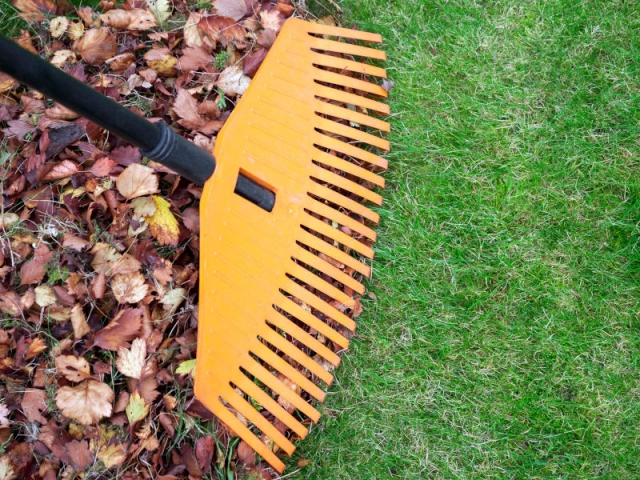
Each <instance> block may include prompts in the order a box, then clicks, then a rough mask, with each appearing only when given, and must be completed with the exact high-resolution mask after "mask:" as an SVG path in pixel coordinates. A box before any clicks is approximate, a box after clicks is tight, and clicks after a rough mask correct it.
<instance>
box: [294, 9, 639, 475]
mask: <svg viewBox="0 0 640 480" xmlns="http://www.w3.org/2000/svg"><path fill="white" fill-rule="evenodd" d="M339 3H340V5H342V6H343V7H344V9H345V16H344V18H343V20H344V22H343V23H344V24H345V25H351V24H352V23H355V24H356V25H357V27H358V28H359V29H362V30H369V31H375V32H379V33H381V34H382V35H383V36H384V38H385V40H386V42H385V45H384V49H385V50H386V51H387V53H388V56H389V61H388V62H387V63H386V66H387V68H388V71H389V75H390V77H391V78H392V79H393V80H394V81H395V88H394V89H393V90H392V92H391V96H390V104H391V109H392V112H393V117H392V119H391V121H392V128H393V133H392V134H391V136H390V140H391V142H392V151H391V153H390V154H389V155H388V156H387V158H388V159H389V162H390V169H389V171H388V174H387V177H386V178H387V181H388V186H387V189H386V190H385V192H384V194H385V204H384V206H383V208H381V209H380V213H381V216H382V220H381V225H380V228H379V229H378V231H379V236H380V240H379V242H378V244H377V257H376V260H375V261H374V279H373V281H372V282H370V283H369V288H370V290H371V291H372V292H373V293H374V294H375V296H376V297H377V300H375V301H373V300H368V301H366V302H365V313H364V314H363V315H362V317H360V319H359V327H358V329H359V330H358V334H359V335H358V336H357V337H356V338H355V339H354V340H353V342H352V346H351V351H350V352H349V353H347V354H346V356H345V357H344V359H343V363H342V366H341V367H340V369H338V371H337V379H336V382H335V385H334V386H333V387H332V388H331V390H330V392H331V393H330V394H329V395H328V398H327V401H326V402H325V406H324V408H325V412H326V415H324V416H323V418H322V419H321V421H320V424H319V425H318V426H316V427H314V429H313V431H312V433H311V435H310V436H309V437H308V438H307V439H306V440H305V441H303V442H300V443H299V445H298V450H297V452H296V454H295V456H294V458H293V459H292V460H291V461H290V467H289V468H290V470H289V472H290V473H291V475H290V476H289V477H287V478H291V479H303V478H304V479H323V480H324V479H340V480H349V479H354V480H355V479H394V478H398V479H427V478H434V479H445V478H446V479H449V478H469V479H478V478H513V479H525V478H563V479H564V478H610V479H623V478H638V477H639V476H640V447H639V440H638V439H639V438H640V435H639V434H640V427H639V426H638V425H639V417H640V388H639V385H640V384H639V379H640V368H639V367H640V337H639V334H640V321H639V320H638V312H639V310H640V277H639V274H640V228H639V227H638V222H639V221H640V169H639V166H640V157H639V153H640V149H639V143H638V133H639V132H638V125H639V122H640V107H639V104H640V98H639V93H640V76H639V73H640V46H639V45H640V44H639V42H638V38H639V34H640V13H639V11H640V5H639V4H638V2H633V1H632V2H625V1H599V2H569V1H564V2H561V1H529V2H511V1H488V2H477V3H476V2H471V1H444V0H442V1H431V0H421V1H409V0H404V1H400V0H396V1H394V0H343V1H341V2H339ZM300 458H305V459H310V460H311V464H310V465H309V466H307V467H305V468H303V469H300V470H299V471H297V472H296V473H293V472H295V471H296V470H297V467H296V462H297V460H298V459H300Z"/></svg>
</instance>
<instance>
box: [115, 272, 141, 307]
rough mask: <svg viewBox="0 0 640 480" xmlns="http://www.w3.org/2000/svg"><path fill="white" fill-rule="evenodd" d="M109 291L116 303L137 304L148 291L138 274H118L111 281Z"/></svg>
mask: <svg viewBox="0 0 640 480" xmlns="http://www.w3.org/2000/svg"><path fill="white" fill-rule="evenodd" d="M111 290H112V291H113V295H114V297H116V300H117V301H118V303H120V304H123V303H137V302H139V301H140V300H142V299H143V298H144V297H145V295H146V294H147V292H148V290H149V286H148V285H147V284H146V283H145V281H144V275H142V273H140V272H135V273H126V274H118V275H115V276H114V277H113V279H112V280H111Z"/></svg>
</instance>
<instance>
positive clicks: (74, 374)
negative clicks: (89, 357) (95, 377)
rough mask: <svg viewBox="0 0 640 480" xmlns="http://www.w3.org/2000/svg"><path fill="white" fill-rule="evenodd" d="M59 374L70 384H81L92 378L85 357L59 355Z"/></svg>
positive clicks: (57, 364)
mask: <svg viewBox="0 0 640 480" xmlns="http://www.w3.org/2000/svg"><path fill="white" fill-rule="evenodd" d="M55 362H56V368H57V369H58V373H59V374H61V375H64V377H65V378H66V379H67V380H69V381H70V382H81V381H83V380H87V379H89V378H91V369H90V367H89V362H87V361H86V360H85V358H84V357H76V356H74V355H58V356H57V357H56V359H55Z"/></svg>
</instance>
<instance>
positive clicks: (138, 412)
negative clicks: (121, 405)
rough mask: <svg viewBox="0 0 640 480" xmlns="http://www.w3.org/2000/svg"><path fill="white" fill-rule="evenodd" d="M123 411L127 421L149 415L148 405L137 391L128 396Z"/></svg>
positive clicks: (133, 421)
mask: <svg viewBox="0 0 640 480" xmlns="http://www.w3.org/2000/svg"><path fill="white" fill-rule="evenodd" d="M124 411H125V412H126V414H127V418H128V419H129V423H136V422H139V421H140V420H142V419H143V418H144V417H146V416H147V415H149V407H148V406H147V404H146V403H144V398H142V397H141V396H140V394H139V393H138V392H137V391H135V392H133V394H132V395H131V396H130V397H129V405H128V406H127V408H125V410H124Z"/></svg>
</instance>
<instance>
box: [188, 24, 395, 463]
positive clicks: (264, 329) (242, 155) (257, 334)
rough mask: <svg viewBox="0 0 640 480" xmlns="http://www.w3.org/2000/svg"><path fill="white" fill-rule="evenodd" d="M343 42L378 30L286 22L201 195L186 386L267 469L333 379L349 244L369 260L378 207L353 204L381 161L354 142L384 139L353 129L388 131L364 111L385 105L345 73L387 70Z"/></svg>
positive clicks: (358, 268)
mask: <svg viewBox="0 0 640 480" xmlns="http://www.w3.org/2000/svg"><path fill="white" fill-rule="evenodd" d="M329 36H331V37H341V38H343V39H347V40H349V42H345V41H339V40H338V39H330V38H329ZM353 40H363V41H368V42H380V41H381V38H380V36H379V35H374V34H370V33H363V32H358V31H354V30H348V29H342V28H336V27H328V26H323V25H316V24H311V23H307V22H304V21H302V20H297V19H291V20H289V21H287V22H286V24H285V26H284V27H283V29H282V31H281V33H280V35H279V36H278V38H277V41H276V42H275V44H274V45H273V47H272V48H271V51H270V52H269V55H268V56H267V58H266V60H265V61H264V63H263V65H262V67H261V68H260V71H259V72H258V74H257V75H256V77H255V78H254V79H253V81H252V83H251V85H250V87H249V89H248V90H247V92H246V93H245V95H244V97H243V98H242V99H241V100H240V102H239V104H238V106H237V107H236V109H235V111H234V113H233V114H232V116H231V118H230V119H229V120H228V121H227V123H226V125H225V127H224V128H223V130H222V132H221V133H220V135H219V137H218V139H217V142H216V148H215V151H214V154H215V156H216V158H217V160H218V166H217V169H216V172H215V174H214V175H213V178H212V179H211V180H209V181H207V183H206V185H205V189H204V193H203V196H202V199H201V206H202V208H201V213H200V215H201V232H202V233H201V235H202V236H201V245H202V250H201V262H200V282H201V283H200V307H199V308H200V310H199V312H200V313H199V328H198V352H197V368H196V378H195V394H196V396H197V397H198V398H199V399H200V401H202V402H203V403H204V404H205V405H206V406H207V407H208V408H209V409H210V410H211V411H212V412H213V413H214V414H216V415H217V416H218V418H220V419H221V420H222V421H223V422H224V423H226V424H227V426H228V427H229V428H231V429H232V430H233V431H234V432H236V433H237V434H238V435H239V436H240V437H241V438H242V439H243V440H244V441H245V442H247V443H248V444H249V445H250V446H251V447H252V448H253V449H254V450H256V452H257V453H258V454H260V455H261V456H262V457H263V458H264V459H265V460H266V461H267V462H269V463H270V464H271V465H272V466H273V467H274V468H275V469H276V470H278V471H282V470H283V469H284V464H283V463H282V462H281V461H280V460H279V459H278V457H277V456H276V455H275V454H274V453H273V450H274V448H273V446H274V445H276V446H277V447H279V449H281V450H283V451H284V452H286V453H287V454H291V453H292V452H293V451H294V449H295V447H294V445H293V444H292V443H291V441H290V439H289V438H287V435H286V434H287V433H288V432H293V433H294V434H295V435H297V436H298V437H304V436H305V434H306V433H307V428H306V427H305V425H304V422H305V420H306V419H310V420H312V421H314V422H315V421H317V420H318V418H319V417H320V414H319V413H318V411H317V410H316V409H315V408H314V407H313V406H312V405H311V400H312V399H316V400H320V401H322V400H323V399H324V396H325V394H324V392H323V390H322V389H321V388H319V387H318V385H317V383H318V382H319V381H320V380H321V381H323V382H325V383H326V384H329V383H331V381H332V378H333V377H332V375H331V373H330V372H329V371H328V369H327V368H325V367H326V366H329V365H332V366H337V365H338V363H339V361H340V359H339V357H338V356H337V355H336V354H335V353H334V351H335V350H337V349H340V348H346V347H347V346H348V344H349V342H348V340H347V338H345V335H344V334H345V333H347V332H348V331H353V330H354V329H355V322H354V321H353V320H352V319H351V318H349V317H348V316H347V315H345V313H344V312H345V310H346V309H349V308H351V307H352V306H353V305H354V300H353V298H352V296H351V295H349V294H348V293H351V292H352V291H353V292H357V293H359V294H362V293H363V292H364V288H363V286H362V285H361V284H360V283H359V282H358V281H357V280H356V279H355V278H354V275H358V274H359V275H363V276H368V275H369V274H370V268H369V267H368V266H367V265H366V264H364V263H362V262H361V261H359V260H358V259H357V258H356V257H355V256H352V255H351V252H356V253H357V254H359V255H361V256H363V257H367V258H372V257H373V251H372V249H371V246H370V245H371V244H372V243H373V241H374V240H375V238H376V234H375V232H374V231H373V230H372V229H371V228H370V227H369V226H368V225H369V224H375V223H377V222H378V215H377V214H376V213H375V212H373V211H372V210H370V209H369V208H367V207H366V206H364V203H365V202H372V203H374V204H380V203H381V201H382V198H381V197H380V195H378V194H377V193H375V192H373V191H372V190H371V188H374V187H375V186H380V187H382V186H383V185H384V181H383V180H382V178H381V177H379V176H378V175H377V174H376V173H374V171H375V170H380V169H384V168H386V161H385V160H383V159H382V158H380V157H378V156H376V155H374V154H373V153H371V152H369V151H367V150H365V149H363V148H361V146H357V145H355V144H356V143H362V144H368V145H371V146H375V147H378V148H380V149H382V150H385V151H386V150H388V148H389V144H388V142H387V141H386V140H383V139H381V138H380V137H379V136H376V135H373V134H371V133H367V132H365V131H363V130H362V129H360V128H356V127H358V126H360V125H364V126H367V127H370V128H372V129H376V130H382V131H388V130H389V125H388V124H387V123H386V122H384V121H382V120H380V119H377V118H374V117H372V116H369V115H368V114H367V113H366V112H367V111H368V110H373V111H375V112H378V113H380V114H388V113H389V109H388V107H387V106H386V105H384V104H382V103H379V102H378V101H376V100H374V99H371V98H368V97H367V96H366V95H367V94H373V95H377V96H380V97H384V96H386V91H385V90H384V89H383V88H382V87H380V86H379V85H376V84H374V83H370V82H368V81H366V80H363V79H360V78H354V77H353V75H357V76H358V77H362V75H361V74H364V75H369V76H376V77H386V73H385V71H384V70H383V69H381V68H378V67H375V66H371V65H367V64H364V63H360V62H357V61H354V60H351V59H349V58H345V57H346V56H362V57H367V58H373V59H379V60H383V59H384V58H385V54H384V53H383V52H381V51H379V50H375V49H372V48H368V47H364V46H359V45H356V44H355V43H353V42H352V41H353ZM240 173H242V174H244V175H245V176H246V177H249V178H251V179H253V180H254V181H256V182H257V183H259V184H261V185H262V186H265V187H267V188H268V189H269V190H271V191H272V192H274V193H275V205H274V207H273V210H272V211H270V212H267V211H265V210H263V209H262V208H260V207H258V206H256V205H254V204H253V203H251V202H250V201H248V200H246V199H245V198H243V197H242V196H240V195H238V194H236V193H234V187H235V185H236V181H237V179H238V175H239V174H240ZM334 346H337V347H338V348H335V347H334ZM332 347H333V348H332ZM256 405H259V406H261V407H258V408H261V410H260V411H259V410H258V408H256Z"/></svg>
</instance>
